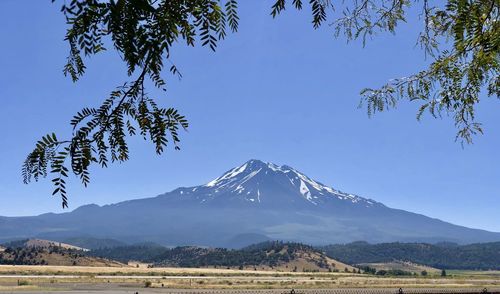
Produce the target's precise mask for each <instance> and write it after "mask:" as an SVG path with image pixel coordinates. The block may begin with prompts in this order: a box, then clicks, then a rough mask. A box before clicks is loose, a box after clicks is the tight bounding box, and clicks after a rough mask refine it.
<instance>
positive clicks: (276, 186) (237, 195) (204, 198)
mask: <svg viewBox="0 0 500 294" xmlns="http://www.w3.org/2000/svg"><path fill="white" fill-rule="evenodd" d="M179 193H181V194H182V195H185V197H186V198H194V199H196V200H198V201H199V202H200V203H207V204H208V203H211V202H216V203H217V205H221V204H223V203H221V202H227V203H230V202H233V204H234V202H242V203H248V204H252V205H255V206H267V207H269V206H273V205H274V206H278V207H286V206H288V205H291V204H293V205H295V206H297V205H305V206H309V205H313V206H320V205H325V204H329V203H332V204H334V203H337V202H349V203H354V204H358V205H363V206H366V207H370V206H373V205H380V204H379V203H377V202H376V201H374V200H370V199H365V198H362V197H359V196H356V195H353V194H348V193H343V192H340V191H337V190H335V189H333V188H331V187H328V186H325V185H323V184H322V183H319V182H316V181H314V180H312V179H310V178H309V177H307V176H306V175H304V174H303V173H301V172H299V171H297V170H295V169H293V168H292V167H289V166H286V165H283V166H278V165H275V164H273V163H265V162H262V161H260V160H255V159H253V160H250V161H247V162H246V163H244V164H243V165H241V166H238V167H235V168H233V169H231V170H229V171H227V172H226V173H224V174H223V175H222V176H220V177H218V178H216V179H214V180H213V181H211V182H209V183H207V184H206V185H203V186H197V187H193V188H187V189H184V188H181V189H179Z"/></svg>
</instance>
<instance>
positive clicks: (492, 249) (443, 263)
mask: <svg viewBox="0 0 500 294" xmlns="http://www.w3.org/2000/svg"><path fill="white" fill-rule="evenodd" d="M321 250H323V251H325V253H326V254H327V255H328V256H329V257H331V258H334V259H337V260H340V261H342V262H346V263H349V264H362V263H376V262H389V261H393V260H401V261H411V262H413V263H417V264H423V265H428V266H432V267H435V268H440V269H480V270H490V269H491V270H493V269H494V270H500V242H494V243H478V244H470V245H457V244H454V243H440V244H434V245H432V244H425V243H380V244H369V243H366V242H354V243H349V244H344V245H328V246H324V247H321Z"/></svg>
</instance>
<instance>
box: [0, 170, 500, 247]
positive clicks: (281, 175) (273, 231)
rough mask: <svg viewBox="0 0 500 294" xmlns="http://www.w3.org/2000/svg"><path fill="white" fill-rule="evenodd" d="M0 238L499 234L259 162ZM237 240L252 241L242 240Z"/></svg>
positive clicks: (3, 227)
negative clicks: (195, 183)
mask: <svg viewBox="0 0 500 294" xmlns="http://www.w3.org/2000/svg"><path fill="white" fill-rule="evenodd" d="M402 197H403V196H402ZM0 236H1V237H0V238H2V239H3V240H8V239H10V240H12V239H19V238H27V237H37V238H46V239H57V240H64V239H65V238H73V237H79V236H91V237H93V238H113V239H116V240H119V241H122V242H127V243H137V242H141V241H150V242H156V243H159V244H162V245H169V246H177V245H203V246H222V247H236V246H244V245H247V244H251V243H254V242H255V241H262V240H266V239H267V238H268V239H273V240H287V241H297V242H303V243H308V244H314V245H321V244H324V245H326V244H332V243H345V242H352V241H357V240H366V241H369V242H393V241H402V242H413V241H415V242H430V243H434V242H440V241H448V242H457V243H473V242H486V241H498V240H500V233H493V232H488V231H483V230H476V229H470V228H465V227H461V226H457V225H453V224H450V223H446V222H443V221H440V220H437V219H433V218H429V217H426V216H423V215H419V214H415V213H411V212H407V211H403V210H398V209H392V208H389V207H386V206H385V205H383V204H382V203H379V202H377V201H374V200H371V199H367V198H363V197H360V196H357V195H354V194H349V193H344V192H341V191H338V190H336V189H333V188H331V187H329V186H326V185H324V184H322V183H319V182H317V181H314V180H313V179H311V178H309V177H307V176H306V175H304V174H303V173H301V172H299V171H297V170H295V169H293V168H291V167H289V166H286V165H284V166H278V165H275V164H272V163H264V162H262V161H259V160H250V161H248V162H246V163H244V164H243V165H241V166H238V167H236V168H233V169H231V170H229V171H227V172H226V173H224V174H223V175H222V176H220V177H218V178H216V179H214V180H213V181H210V182H209V183H207V184H205V185H201V186H195V187H189V188H185V187H183V188H178V189H175V190H173V191H171V192H168V193H165V194H162V195H159V196H157V197H153V198H146V199H138V200H131V201H125V202H120V203H117V204H112V205H105V206H102V207H100V206H98V205H94V204H93V205H86V206H82V207H79V208H77V209H76V210H74V211H72V212H68V213H63V214H53V213H49V214H44V215H39V216H33V217H0ZM238 236H239V237H238ZM241 236H247V237H248V236H253V237H255V238H257V239H260V240H254V239H253V237H252V238H249V239H248V240H246V241H245V238H244V237H243V238H242V237H241ZM235 240H237V241H235ZM0 241H1V240H0ZM246 242H248V243H247V244H245V243H246Z"/></svg>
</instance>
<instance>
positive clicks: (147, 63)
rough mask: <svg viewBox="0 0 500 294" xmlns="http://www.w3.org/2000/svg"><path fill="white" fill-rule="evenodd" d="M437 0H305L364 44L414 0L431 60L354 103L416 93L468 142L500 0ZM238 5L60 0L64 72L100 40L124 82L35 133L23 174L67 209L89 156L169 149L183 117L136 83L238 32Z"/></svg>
mask: <svg viewBox="0 0 500 294" xmlns="http://www.w3.org/2000/svg"><path fill="white" fill-rule="evenodd" d="M52 1H53V2H54V1H55V0H52ZM441 4H443V2H441V1H430V0H423V1H421V2H420V1H410V0H353V1H342V2H340V1H330V0H310V1H308V6H309V8H310V10H311V14H312V25H313V27H314V28H319V27H320V26H321V25H323V24H324V23H326V22H329V24H330V25H331V26H332V27H333V28H334V31H335V35H336V36H340V35H343V36H345V37H346V38H347V39H348V40H354V39H362V40H363V43H364V42H365V41H366V39H367V38H369V37H372V36H374V35H375V34H376V33H378V32H383V31H386V32H390V33H395V32H396V28H397V26H398V25H399V24H400V23H401V22H405V21H406V20H407V17H408V16H407V15H408V11H409V9H410V7H411V6H412V5H422V10H423V17H424V25H423V27H422V33H421V35H420V37H419V39H418V42H419V44H421V46H422V48H423V49H424V50H425V52H426V53H427V54H428V55H429V56H431V57H432V58H433V62H432V63H431V64H430V66H429V67H428V68H427V69H425V70H422V71H420V72H418V73H416V74H413V75H410V76H409V77H405V78H399V79H394V80H391V81H390V82H389V83H387V84H386V85H383V86H382V87H380V88H378V89H371V88H367V89H364V90H363V91H362V92H361V94H362V96H363V99H362V103H363V104H364V105H366V107H367V110H368V114H369V115H372V114H374V113H377V112H380V111H384V110H386V109H389V108H393V107H395V106H396V105H397V103H398V101H400V100H402V99H407V100H410V101H420V103H421V105H420V108H419V111H418V114H417V118H418V119H420V118H421V116H422V114H423V113H424V112H425V111H426V110H427V111H428V112H429V113H430V114H431V115H432V116H435V117H438V116H441V115H442V114H448V115H451V116H453V118H454V120H455V125H456V127H457V128H458V133H457V139H461V140H463V141H462V142H467V143H470V142H472V136H473V135H474V134H476V133H482V128H481V124H480V123H478V122H477V121H476V120H475V108H476V105H477V103H478V102H479V100H480V95H481V94H482V93H486V94H487V95H488V96H497V97H498V96H499V93H500V88H499V86H500V78H499V62H498V53H499V43H500V29H499V22H498V18H499V9H500V1H499V0H447V1H446V3H445V5H441ZM290 5H291V6H293V7H294V8H295V9H297V10H302V9H303V8H304V7H305V6H306V4H305V3H303V1H302V0H292V1H288V2H287V1H286V0H275V2H274V4H273V5H272V6H271V15H272V17H277V16H278V15H279V14H281V13H283V11H284V10H285V9H286V8H287V7H288V6H290ZM237 7H238V5H237V1H236V0H220V1H215V0H181V1H167V0H109V1H99V0H69V1H68V2H67V3H66V2H64V4H63V6H62V12H63V13H64V15H65V16H66V20H67V24H68V29H67V33H66V41H67V42H68V44H69V47H70V52H69V56H68V58H67V64H66V65H65V67H64V74H65V75H67V76H70V77H71V79H72V80H73V81H75V82H76V81H77V80H78V79H79V78H80V77H81V76H82V75H83V74H84V73H85V70H86V65H85V61H84V59H85V58H86V57H87V58H88V57H90V56H92V55H95V54H98V53H101V52H103V51H105V50H106V47H107V46H106V45H107V44H109V46H108V47H112V48H114V49H115V50H117V51H118V53H119V54H120V56H121V58H122V59H123V61H124V62H125V63H126V65H127V73H128V75H129V76H130V77H131V79H132V81H129V82H126V83H124V84H123V85H120V86H119V87H117V88H116V89H115V90H114V91H112V92H111V93H110V95H109V96H108V98H106V99H104V101H103V103H102V104H101V105H100V106H99V107H95V108H93V107H88V108H83V109H82V110H81V111H80V112H78V113H77V114H76V115H75V116H74V117H73V119H72V120H71V125H72V127H73V134H72V137H71V138H69V139H59V138H58V137H57V136H56V135H55V134H48V135H46V136H43V137H42V139H41V140H40V141H38V142H37V144H36V147H35V149H34V150H33V151H32V152H31V153H30V154H29V155H28V156H27V158H26V160H25V162H24V165H23V170H22V174H23V179H24V182H25V183H28V182H30V181H31V180H32V179H34V180H38V179H39V178H40V177H46V176H47V175H48V173H51V174H53V175H54V177H53V180H52V181H53V184H54V191H53V194H58V195H60V196H61V198H62V205H63V207H67V205H68V200H67V191H66V179H67V177H68V175H69V173H70V171H71V172H72V173H73V174H75V175H76V176H78V177H79V178H80V180H81V182H82V183H83V185H85V186H86V185H88V183H89V181H90V173H89V167H90V166H91V164H94V163H95V164H98V165H100V166H102V167H107V165H108V163H109V161H111V162H123V161H126V160H128V158H129V150H128V145H127V137H128V136H134V135H140V136H142V137H144V138H145V139H149V140H151V141H152V142H153V144H154V146H155V149H156V153H158V154H161V153H163V152H164V150H165V148H166V146H167V145H168V144H173V145H174V147H175V149H178V148H179V146H178V144H179V141H180V138H179V133H178V132H179V130H180V129H186V128H187V127H188V122H187V120H186V118H185V117H184V116H182V115H181V114H179V113H178V111H177V110H176V109H174V108H162V107H159V106H158V105H157V102H156V101H157V100H156V99H154V98H152V97H150V96H149V95H148V94H147V91H146V90H145V81H146V80H150V81H152V82H153V84H154V86H155V87H156V88H159V89H163V90H166V81H165V80H164V78H163V77H162V73H163V71H164V68H165V66H166V65H167V67H168V68H169V71H170V72H171V73H172V74H173V75H175V76H177V77H179V78H180V77H182V75H181V73H180V71H179V70H178V69H177V67H176V66H175V64H174V63H173V62H172V60H171V58H170V56H171V54H170V53H171V49H172V46H173V45H174V44H175V43H177V42H179V41H183V42H184V43H185V44H187V45H188V46H195V44H197V43H200V44H201V45H202V46H207V47H209V48H210V49H211V50H215V49H216V47H217V43H218V41H220V40H222V39H224V38H225V37H226V35H227V31H229V30H230V31H232V32H235V31H237V29H238V20H239V17H238V13H237ZM332 15H333V17H332ZM329 17H332V20H331V21H328V18H329ZM132 77H135V78H132Z"/></svg>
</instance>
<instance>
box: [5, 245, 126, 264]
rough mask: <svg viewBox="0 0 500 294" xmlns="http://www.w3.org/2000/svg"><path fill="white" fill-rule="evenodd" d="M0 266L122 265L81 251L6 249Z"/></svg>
mask: <svg viewBox="0 0 500 294" xmlns="http://www.w3.org/2000/svg"><path fill="white" fill-rule="evenodd" d="M0 264H11V265H58V266H98V267H103V266H106V267H108V266H110V267H121V266H124V264H122V263H119V262H116V261H112V260H108V259H104V258H97V257H92V256H87V255H85V254H84V252H83V251H79V250H74V249H65V248H63V247H50V246H49V247H35V246H32V247H16V248H11V247H7V248H5V250H4V251H0Z"/></svg>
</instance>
